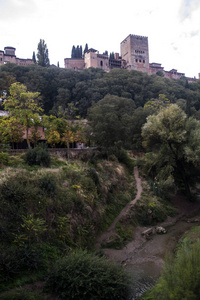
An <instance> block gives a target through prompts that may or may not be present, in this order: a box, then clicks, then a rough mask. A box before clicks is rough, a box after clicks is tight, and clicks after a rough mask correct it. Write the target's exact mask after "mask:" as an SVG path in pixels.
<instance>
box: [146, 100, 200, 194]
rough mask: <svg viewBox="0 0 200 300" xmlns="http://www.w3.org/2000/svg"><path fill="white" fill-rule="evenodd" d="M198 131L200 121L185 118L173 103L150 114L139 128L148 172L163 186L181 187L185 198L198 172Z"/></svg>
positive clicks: (199, 144)
mask: <svg viewBox="0 0 200 300" xmlns="http://www.w3.org/2000/svg"><path fill="white" fill-rule="evenodd" d="M199 130H200V122H199V121H197V120H195V119H194V118H187V115H186V114H185V113H184V112H183V111H182V110H181V109H180V108H179V107H178V106H177V105H176V104H173V105H170V106H169V107H167V108H165V109H163V110H161V111H160V112H159V113H158V114H157V115H151V116H149V117H148V118H147V122H146V123H145V124H144V126H143V128H142V136H143V138H144V142H143V145H144V146H145V147H146V148H147V150H150V152H148V153H147V155H146V170H147V173H148V174H149V175H150V176H151V177H152V178H153V180H155V181H157V182H158V184H160V185H162V186H163V187H164V186H167V187H168V188H169V186H170V185H171V187H172V186H173V185H174V184H176V186H178V187H179V188H181V186H184V189H185V192H186V194H187V196H188V198H191V191H190V184H192V183H194V181H195V175H196V176H198V177H199V175H200V172H199V171H200V169H199V167H200V164H199V155H200V137H199ZM191 174H193V178H192V180H191Z"/></svg>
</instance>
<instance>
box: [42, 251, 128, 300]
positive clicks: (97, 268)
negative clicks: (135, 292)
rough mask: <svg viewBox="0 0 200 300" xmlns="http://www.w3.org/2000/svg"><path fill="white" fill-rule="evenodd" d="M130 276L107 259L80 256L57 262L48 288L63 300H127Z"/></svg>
mask: <svg viewBox="0 0 200 300" xmlns="http://www.w3.org/2000/svg"><path fill="white" fill-rule="evenodd" d="M128 282H129V276H128V274H127V273H126V272H125V271H124V270H123V268H122V267H121V266H119V265H116V264H113V263H111V262H109V261H108V260H106V259H105V258H104V257H98V256H96V255H94V254H88V253H86V252H78V253H76V254H70V255H69V256H67V257H65V258H63V259H62V260H60V261H58V262H57V263H56V264H55V266H54V268H53V269H52V270H51V272H50V274H49V276H48V278H47V281H46V288H47V290H48V291H50V292H52V293H55V294H56V295H58V296H59V297H60V298H61V299H82V300H88V299H98V300H101V299H104V300H106V299H109V300H112V299H113V300H114V299H120V300H122V299H127V298H128V295H129V284H128Z"/></svg>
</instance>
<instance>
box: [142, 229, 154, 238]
mask: <svg viewBox="0 0 200 300" xmlns="http://www.w3.org/2000/svg"><path fill="white" fill-rule="evenodd" d="M152 233H153V228H148V229H146V230H145V231H143V232H142V235H144V236H145V237H149V235H151V234H152Z"/></svg>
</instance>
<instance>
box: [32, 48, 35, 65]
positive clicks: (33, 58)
mask: <svg viewBox="0 0 200 300" xmlns="http://www.w3.org/2000/svg"><path fill="white" fill-rule="evenodd" d="M32 60H33V62H34V64H36V57H35V51H33V57H32Z"/></svg>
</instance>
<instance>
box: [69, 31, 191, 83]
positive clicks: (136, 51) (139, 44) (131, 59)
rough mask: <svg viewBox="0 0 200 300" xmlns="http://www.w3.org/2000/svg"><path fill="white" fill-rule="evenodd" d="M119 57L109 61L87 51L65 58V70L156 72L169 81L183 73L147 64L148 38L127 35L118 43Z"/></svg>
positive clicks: (103, 56)
mask: <svg viewBox="0 0 200 300" xmlns="http://www.w3.org/2000/svg"><path fill="white" fill-rule="evenodd" d="M120 49H121V55H119V53H115V55H114V59H109V56H108V55H105V54H99V52H98V51H97V50H95V49H93V48H91V49H89V50H88V51H87V52H86V53H85V54H84V58H79V59H77V58H65V59H64V63H65V68H66V69H74V70H77V71H79V70H82V69H87V68H89V67H94V68H101V69H103V70H104V71H106V72H108V71H110V70H112V69H114V68H119V69H128V70H137V71H141V72H146V73H147V74H149V75H152V74H156V73H157V72H158V71H159V72H162V73H163V75H164V76H165V77H167V78H170V79H180V78H181V77H182V76H185V74H184V73H179V72H177V70H176V69H172V70H170V71H165V70H164V68H163V67H162V66H161V64H160V63H149V45H148V37H145V36H139V35H134V34H129V35H128V36H127V37H126V38H125V39H124V40H123V41H122V42H121V43H120ZM188 80H189V81H196V79H195V78H188Z"/></svg>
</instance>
